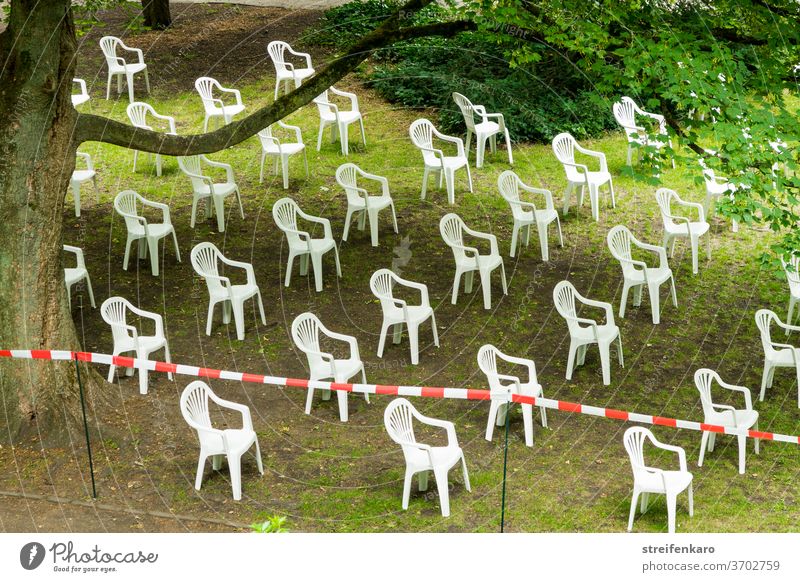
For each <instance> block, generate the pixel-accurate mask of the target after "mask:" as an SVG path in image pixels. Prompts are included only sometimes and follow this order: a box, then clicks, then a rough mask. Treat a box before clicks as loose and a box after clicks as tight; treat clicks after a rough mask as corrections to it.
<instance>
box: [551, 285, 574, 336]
mask: <svg viewBox="0 0 800 582" xmlns="http://www.w3.org/2000/svg"><path fill="white" fill-rule="evenodd" d="M577 295H578V291H577V290H576V289H575V286H574V285H573V284H572V283H570V282H569V281H561V282H560V283H558V284H557V285H556V286H555V288H554V289H553V302H554V303H555V306H556V311H558V313H559V314H561V317H563V318H564V319H566V320H567V327H568V328H569V331H570V333H574V332H576V331H578V330H579V329H580V328H581V326H580V324H579V323H578V322H577V321H575V320H574V319H572V318H575V317H578V311H577V309H576V308H575V299H576V297H577Z"/></svg>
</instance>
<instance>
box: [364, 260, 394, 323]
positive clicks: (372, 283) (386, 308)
mask: <svg viewBox="0 0 800 582" xmlns="http://www.w3.org/2000/svg"><path fill="white" fill-rule="evenodd" d="M396 278H397V275H395V274H394V273H393V272H392V271H390V270H389V269H378V270H377V271H375V272H374V273H373V274H372V277H370V279H369V288H370V290H371V291H372V294H373V295H375V296H376V297H377V298H378V299H380V302H381V310H382V311H383V313H384V314H387V313H395V312H396V311H397V310H398V309H400V308H399V307H397V306H396V305H395V304H394V303H393V302H392V301H391V300H392V299H393V298H394V295H393V294H392V288H393V287H394V283H395V281H396Z"/></svg>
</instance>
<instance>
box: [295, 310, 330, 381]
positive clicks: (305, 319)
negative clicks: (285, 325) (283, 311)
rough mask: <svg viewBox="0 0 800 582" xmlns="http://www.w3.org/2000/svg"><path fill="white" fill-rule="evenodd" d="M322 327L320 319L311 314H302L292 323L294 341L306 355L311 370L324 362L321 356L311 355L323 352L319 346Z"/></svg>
mask: <svg viewBox="0 0 800 582" xmlns="http://www.w3.org/2000/svg"><path fill="white" fill-rule="evenodd" d="M321 327H322V322H321V321H320V320H319V318H318V317H317V316H316V315H314V314H313V313H309V312H306V313H301V314H300V315H298V316H297V317H295V318H294V321H293V322H292V339H293V340H294V343H295V345H296V346H297V347H298V348H299V349H300V351H302V352H303V353H304V354H305V355H306V358H307V359H308V365H309V367H311V368H314V367H317V366H319V365H320V364H322V362H323V360H322V358H321V357H320V356H319V354H315V353H311V352H320V351H322V350H321V349H320V345H319V334H320V329H321Z"/></svg>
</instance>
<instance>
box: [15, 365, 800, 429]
mask: <svg viewBox="0 0 800 582" xmlns="http://www.w3.org/2000/svg"><path fill="white" fill-rule="evenodd" d="M0 357H6V358H23V359H35V360H76V359H77V360H78V361H81V362H91V363H93V364H105V365H107V366H108V365H112V364H113V365H115V366H120V367H124V368H136V369H140V370H141V369H145V370H149V371H154V372H171V373H173V374H182V375H185V376H195V377H200V378H215V379H220V380H233V381H235V382H252V383H255V384H269V385H273V386H288V387H292V388H306V389H308V388H314V389H323V390H344V391H346V392H357V393H360V394H386V395H390V396H421V397H425V398H452V399H459V400H492V396H491V392H490V391H489V390H476V389H472V388H435V387H430V386H386V385H382V384H340V383H336V382H323V381H321V380H302V379H299V378H281V377H279V376H263V375H261V374H248V373H245V372H231V371H228V370H217V369H214V368H199V367H197V366H186V365H183V364H170V363H167V362H158V361H155V360H139V359H136V358H128V357H125V356H112V355H109V354H97V353H94V352H70V351H62V350H0ZM511 400H512V402H517V403H519V404H531V405H533V406H543V407H545V408H550V409H553V410H562V411H564V412H572V413H577V414H587V415H589V416H602V417H604V418H611V419H614V420H622V421H630V422H639V423H643V424H655V425H659V426H671V427H673V428H685V429H689V430H696V431H710V432H715V433H723V434H730V435H740V434H742V433H743V432H744V433H745V434H746V435H747V436H748V437H751V438H756V439H765V440H770V441H779V442H784V443H794V444H800V436H793V435H786V434H779V433H773V432H761V431H757V430H747V431H741V430H738V429H736V428H734V427H728V426H721V425H717V424H705V423H703V422H694V421H691V420H680V419H677V418H669V417H664V416H651V415H649V414H639V413H636V412H627V411H624V410H615V409H613V408H602V407H599V406H589V405H587V404H580V403H577V402H567V401H564V400H553V399H550V398H537V397H533V396H522V395H519V394H513V395H511Z"/></svg>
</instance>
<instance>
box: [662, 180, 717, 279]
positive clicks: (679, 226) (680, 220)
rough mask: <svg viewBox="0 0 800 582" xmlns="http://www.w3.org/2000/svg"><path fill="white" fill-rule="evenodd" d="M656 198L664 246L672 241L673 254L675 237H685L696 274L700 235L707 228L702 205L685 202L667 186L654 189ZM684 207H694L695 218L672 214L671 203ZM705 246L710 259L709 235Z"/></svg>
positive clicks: (704, 232) (693, 270) (671, 252)
mask: <svg viewBox="0 0 800 582" xmlns="http://www.w3.org/2000/svg"><path fill="white" fill-rule="evenodd" d="M656 200H657V201H658V207H659V208H660V209H661V219H662V221H663V223H664V248H665V249H667V248H669V245H670V243H672V250H671V251H670V256H674V255H675V239H677V238H687V239H689V245H690V247H691V250H692V273H693V274H695V275H696V274H697V271H698V267H697V264H698V261H697V255H698V247H699V246H700V242H699V241H700V237H701V236H703V235H704V234H706V233H707V232H708V230H709V225H708V222H707V221H706V215H705V212H704V211H703V205H702V204H698V203H696V202H686V201H684V200H682V199H681V197H680V196H678V193H677V192H675V190H670V189H669V188H659V189H658V190H656ZM673 202H674V203H675V204H677V205H678V206H683V207H685V208H694V209H695V210H697V214H698V218H697V220H694V221H693V220H690V219H689V218H688V217H686V216H682V215H678V214H673V213H672V203H673ZM706 247H707V251H706V253H707V255H708V259H709V260H711V237H710V236H707V237H706Z"/></svg>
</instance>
